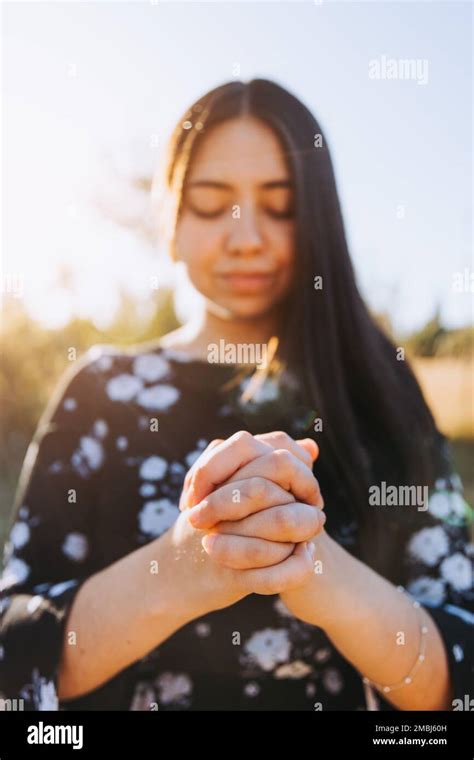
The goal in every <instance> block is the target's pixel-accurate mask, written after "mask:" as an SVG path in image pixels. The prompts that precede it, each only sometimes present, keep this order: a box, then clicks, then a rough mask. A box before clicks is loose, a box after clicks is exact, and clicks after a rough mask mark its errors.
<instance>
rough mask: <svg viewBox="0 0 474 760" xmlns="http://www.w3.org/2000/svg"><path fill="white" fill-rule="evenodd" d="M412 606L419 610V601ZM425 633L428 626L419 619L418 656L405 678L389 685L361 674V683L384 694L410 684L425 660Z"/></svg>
mask: <svg viewBox="0 0 474 760" xmlns="http://www.w3.org/2000/svg"><path fill="white" fill-rule="evenodd" d="M397 591H400V592H405V589H404V588H403V586H397ZM405 593H406V592H405ZM413 607H415V609H416V610H419V608H420V603H419V602H417V601H414V602H413ZM418 614H419V613H418ZM427 633H428V627H427V626H426V625H423V624H422V623H421V619H420V648H419V651H418V656H417V658H416V661H415V664H414V665H413V667H412V669H411V670H410V672H409V673H408V675H407V676H405V678H403V679H402V680H401V681H399V682H398V683H394V684H392V685H391V686H383V685H382V684H379V683H375V681H372V680H371V679H370V678H367V676H363V678H362V681H363V683H364V684H365V685H366V686H373V687H374V688H376V689H378V690H379V691H381V692H384V693H385V694H388V693H389V692H390V691H395V689H401V687H402V686H406V685H407V684H410V683H411V682H412V681H413V678H414V677H415V675H416V673H417V672H418V669H419V668H420V667H421V666H422V664H423V663H424V661H425V651H426V634H427Z"/></svg>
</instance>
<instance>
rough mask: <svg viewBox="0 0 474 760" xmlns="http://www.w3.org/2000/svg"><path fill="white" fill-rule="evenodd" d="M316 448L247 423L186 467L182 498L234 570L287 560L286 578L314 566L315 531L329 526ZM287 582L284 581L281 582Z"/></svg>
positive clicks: (208, 542) (211, 548)
mask: <svg viewBox="0 0 474 760" xmlns="http://www.w3.org/2000/svg"><path fill="white" fill-rule="evenodd" d="M318 453H319V450H318V446H317V444H316V443H315V442H314V441H313V440H311V439H309V438H307V439H303V440H299V441H294V440H293V439H292V438H291V437H290V436H288V435H287V434H286V433H282V432H274V433H266V434H262V435H256V436H252V435H251V434H250V433H248V432H246V431H240V432H238V433H235V434H234V435H233V436H231V437H230V438H228V439H227V440H220V439H219V440H215V441H212V443H211V444H210V445H209V446H208V447H207V449H206V450H205V451H204V452H203V453H202V454H201V456H200V457H199V458H198V460H197V461H196V462H195V463H194V465H193V466H192V468H191V469H190V470H189V472H188V474H187V476H186V479H185V482H184V488H183V492H182V495H181V500H180V505H179V507H180V510H181V511H186V515H187V518H188V520H189V523H190V524H191V525H192V526H193V528H195V529H197V530H199V531H202V532H203V537H202V541H201V543H202V546H203V547H204V550H205V551H206V553H207V554H208V555H209V557H210V558H211V559H212V560H214V561H215V562H217V563H220V564H221V565H224V566H226V567H227V568H232V569H234V570H247V569H251V568H264V567H271V566H274V565H277V564H281V569H282V570H283V568H284V566H285V563H288V562H289V560H290V559H291V560H292V562H291V563H290V564H288V568H290V567H291V568H292V572H290V573H289V574H288V573H286V574H285V573H281V574H280V575H281V577H284V578H285V584H284V587H285V586H290V587H291V586H292V585H293V586H294V585H295V583H296V581H297V580H298V579H299V581H300V582H301V583H303V582H304V581H305V580H306V579H307V577H308V573H311V572H312V568H313V557H314V553H313V551H312V548H313V547H312V544H311V539H312V538H314V537H315V536H316V535H318V534H319V533H320V532H321V531H322V529H323V526H324V522H325V515H324V512H323V511H322V510H323V507H324V502H323V498H322V495H321V492H320V490H319V485H318V481H317V480H316V478H315V477H314V475H313V473H312V465H313V462H314V461H315V459H316V458H317V456H318ZM280 590H283V589H280Z"/></svg>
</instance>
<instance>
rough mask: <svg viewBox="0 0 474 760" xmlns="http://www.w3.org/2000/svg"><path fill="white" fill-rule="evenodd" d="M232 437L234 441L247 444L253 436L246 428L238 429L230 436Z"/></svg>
mask: <svg viewBox="0 0 474 760" xmlns="http://www.w3.org/2000/svg"><path fill="white" fill-rule="evenodd" d="M232 439H233V440H234V441H235V442H236V443H245V444H248V443H250V441H251V440H252V439H253V436H252V434H251V433H249V431H248V430H238V431H237V433H234V435H233V436H232Z"/></svg>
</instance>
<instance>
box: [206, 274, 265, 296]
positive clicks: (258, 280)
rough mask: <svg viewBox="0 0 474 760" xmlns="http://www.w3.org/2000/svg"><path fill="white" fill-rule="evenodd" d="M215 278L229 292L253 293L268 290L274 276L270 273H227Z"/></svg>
mask: <svg viewBox="0 0 474 760" xmlns="http://www.w3.org/2000/svg"><path fill="white" fill-rule="evenodd" d="M217 277H218V278H219V279H220V280H222V281H223V282H224V284H225V285H227V287H229V288H230V289H231V290H236V291H238V292H241V293H242V292H249V293H255V292H258V291H259V290H265V289H266V288H268V287H269V286H270V285H271V283H272V282H273V280H274V278H275V275H274V274H273V273H271V272H229V273H226V274H224V273H222V274H218V275H217Z"/></svg>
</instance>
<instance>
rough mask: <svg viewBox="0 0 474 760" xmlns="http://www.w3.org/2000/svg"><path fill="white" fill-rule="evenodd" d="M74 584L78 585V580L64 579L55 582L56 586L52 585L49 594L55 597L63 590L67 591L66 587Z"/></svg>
mask: <svg viewBox="0 0 474 760" xmlns="http://www.w3.org/2000/svg"><path fill="white" fill-rule="evenodd" d="M72 586H77V581H63V582H62V583H55V584H54V586H51V587H50V589H49V591H48V596H51V597H53V598H54V597H55V596H59V595H60V594H62V593H63V591H66V589H68V588H71V587H72Z"/></svg>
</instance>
